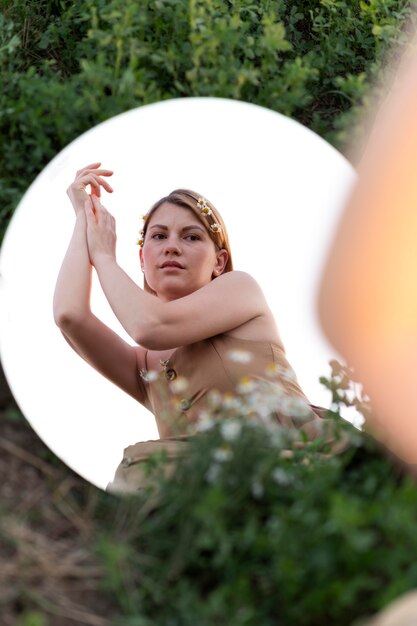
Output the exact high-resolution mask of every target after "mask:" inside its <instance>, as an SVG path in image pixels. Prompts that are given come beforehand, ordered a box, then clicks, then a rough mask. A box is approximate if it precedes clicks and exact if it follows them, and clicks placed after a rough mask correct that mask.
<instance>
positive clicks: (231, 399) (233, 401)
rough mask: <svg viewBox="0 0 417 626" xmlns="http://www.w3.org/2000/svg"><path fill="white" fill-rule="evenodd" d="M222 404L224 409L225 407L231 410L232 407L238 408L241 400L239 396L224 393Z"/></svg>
mask: <svg viewBox="0 0 417 626" xmlns="http://www.w3.org/2000/svg"><path fill="white" fill-rule="evenodd" d="M222 406H223V408H224V409H227V410H233V409H236V410H239V409H240V408H241V402H240V400H239V398H237V397H236V396H234V395H233V394H231V393H225V394H224V396H223V402H222Z"/></svg>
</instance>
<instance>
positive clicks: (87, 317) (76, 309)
mask: <svg viewBox="0 0 417 626" xmlns="http://www.w3.org/2000/svg"><path fill="white" fill-rule="evenodd" d="M99 165H100V164H99V163H93V164H91V165H89V166H87V167H85V168H83V169H82V170H79V171H78V172H77V175H76V178H75V181H74V182H73V183H72V184H71V185H70V187H69V188H68V195H69V197H70V200H71V202H72V204H73V207H74V210H75V215H76V221H75V226H74V232H73V235H72V238H71V241H70V243H69V246H68V250H67V252H66V255H65V257H64V260H63V263H62V266H61V270H60V272H59V275H58V279H57V283H56V287H55V293H54V302H53V312H54V319H55V322H56V324H57V325H58V327H59V328H60V330H61V332H62V334H63V335H64V337H65V339H66V340H67V341H68V343H69V344H70V346H71V347H72V348H73V349H74V350H75V351H76V352H77V353H78V354H79V355H80V356H81V357H82V358H83V359H84V360H86V361H87V362H88V363H89V364H90V365H92V366H93V367H94V368H95V369H96V370H98V371H99V372H100V373H101V374H103V375H104V376H106V378H108V379H110V380H111V381H112V382H114V383H115V384H116V385H118V386H119V387H121V388H122V389H123V390H124V391H126V392H127V393H129V394H130V395H132V396H133V397H134V398H135V399H136V400H138V401H139V402H142V403H144V401H145V397H144V391H143V388H142V387H143V386H142V385H141V382H140V380H139V379H138V375H137V372H138V369H140V368H142V367H144V362H143V360H144V351H143V350H142V349H141V348H139V347H133V346H130V345H129V344H128V343H126V342H125V341H123V340H122V339H121V337H119V336H118V335H117V334H116V333H114V332H113V331H112V330H111V329H110V328H108V327H107V326H106V325H105V324H103V323H102V322H101V321H100V320H99V319H98V318H97V317H96V316H95V315H93V313H92V311H91V308H90V292H91V272H92V267H91V264H90V258H89V252H88V246H87V218H86V215H85V208H84V205H85V202H90V203H91V200H90V198H89V196H88V195H87V193H86V190H85V187H86V185H88V184H89V185H91V189H92V192H93V193H95V195H96V196H99V195H100V186H103V188H105V189H106V190H107V191H111V190H112V189H111V187H110V185H109V184H108V183H107V182H106V181H105V180H103V179H102V178H101V176H108V175H110V174H111V172H110V171H109V170H100V169H98V168H99Z"/></svg>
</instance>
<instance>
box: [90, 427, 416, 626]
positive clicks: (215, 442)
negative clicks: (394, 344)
mask: <svg viewBox="0 0 417 626" xmlns="http://www.w3.org/2000/svg"><path fill="white" fill-rule="evenodd" d="M230 424H231V422H230V420H229V421H226V422H224V421H223V422H220V423H216V424H215V425H214V426H213V427H212V428H210V429H209V430H207V431H206V432H204V433H202V434H200V435H199V436H197V437H195V438H194V439H193V440H192V445H191V449H190V455H189V456H188V457H187V458H186V459H185V460H183V461H181V462H180V463H179V465H178V467H177V471H176V473H175V475H174V477H173V478H172V479H171V480H166V481H162V482H160V486H159V490H158V492H157V494H156V493H155V491H154V490H153V489H152V488H150V487H149V492H148V493H147V494H144V495H140V496H138V497H137V499H135V498H132V497H129V498H128V499H127V500H126V501H125V502H124V503H122V505H121V506H122V508H123V509H124V520H123V523H122V524H120V525H119V527H118V529H117V531H116V532H115V533H114V536H116V537H117V535H118V534H119V536H120V540H122V541H123V549H122V552H121V553H118V548H117V545H116V546H114V545H113V546H112V547H111V550H112V551H113V555H116V557H117V558H119V557H120V556H121V557H122V562H121V564H120V566H119V567H118V568H117V575H115V574H114V563H115V558H114V556H113V557H112V558H111V559H110V561H108V549H109V548H108V547H107V548H106V551H104V553H103V554H104V556H105V557H106V559H105V560H106V561H107V562H108V563H109V566H108V567H109V569H108V570H107V571H108V583H109V584H108V589H109V590H110V592H111V593H113V594H114V596H115V597H116V598H117V597H120V598H125V597H126V589H128V598H129V606H128V607H127V606H126V603H125V602H124V601H123V602H121V605H122V606H121V609H122V610H121V617H120V618H119V619H118V620H117V622H116V623H117V624H118V625H119V626H139V625H140V626H150V625H151V624H158V625H159V626H165V625H170V626H177V625H178V626H180V625H181V626H188V625H190V626H191V625H192V624H196V623H198V624H199V625H200V626H206V625H207V626H209V625H210V626H211V625H212V624H217V625H218V626H222V625H223V624H224V625H225V626H226V625H228V626H252V625H253V626H255V625H258V624H262V625H265V626H269V625H270V626H272V625H274V626H276V625H277V624H284V625H286V624H292V625H294V626H319V625H320V626H321V625H322V624H339V625H340V626H342V625H345V624H346V625H347V624H351V623H352V622H353V620H355V619H357V618H358V617H359V616H361V615H370V614H372V613H374V612H376V611H377V610H378V609H379V608H380V607H382V606H384V605H385V604H387V603H388V602H389V601H391V600H392V599H393V598H395V597H397V596H398V595H399V594H400V593H402V592H404V591H406V590H409V589H411V588H413V587H415V586H416V585H417V568H416V566H415V564H414V561H413V559H410V554H413V553H414V551H415V550H416V549H417V537H416V534H415V524H416V521H417V520H416V510H415V502H416V495H417V490H416V485H415V482H414V480H413V479H411V478H410V477H407V476H404V473H403V472H402V470H401V468H400V467H395V466H394V465H393V464H392V462H391V461H389V460H388V458H387V457H386V456H384V455H383V454H382V452H381V450H380V449H379V447H378V446H377V444H376V443H375V442H374V441H373V440H372V439H371V438H370V437H369V436H368V435H366V434H363V433H360V432H359V431H357V430H356V429H354V428H353V427H352V426H350V425H349V424H348V423H346V422H343V421H341V420H340V418H337V415H334V416H333V417H332V418H331V420H330V421H329V427H330V428H331V429H332V431H334V432H335V433H336V434H335V436H336V437H337V436H338V434H339V435H342V434H343V436H344V437H348V439H349V441H350V446H349V447H348V448H347V449H345V451H344V452H341V453H339V454H335V455H330V456H329V455H328V454H325V452H326V450H327V449H326V445H325V444H324V441H325V439H326V437H325V436H324V437H323V438H322V439H321V440H316V441H315V442H313V443H311V444H309V445H305V446H302V447H300V446H299V445H297V443H296V440H294V439H293V438H292V437H290V436H289V434H288V431H285V430H281V429H280V428H279V427H277V428H275V429H273V430H270V429H266V428H265V427H264V426H260V425H259V424H255V423H251V422H248V420H247V418H246V419H245V420H242V421H239V420H233V426H232V427H231V426H230ZM289 450H290V451H291V452H292V454H291V455H290V454H288V451H289ZM283 451H284V452H283ZM156 495H157V502H156V504H154V506H153V507H152V509H151V511H149V506H148V504H149V499H150V498H155V496H156ZM154 502H155V500H154ZM398 537H401V542H399V541H398ZM113 541H114V538H113ZM126 545H128V548H126ZM101 550H103V544H102V543H101ZM117 558H116V560H117Z"/></svg>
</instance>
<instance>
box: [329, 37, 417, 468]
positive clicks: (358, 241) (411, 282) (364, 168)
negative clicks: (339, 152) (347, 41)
mask: <svg viewBox="0 0 417 626" xmlns="http://www.w3.org/2000/svg"><path fill="white" fill-rule="evenodd" d="M416 42H417V38H416V37H415V38H414V44H413V46H411V47H410V50H409V52H407V56H406V57H403V60H402V62H401V66H400V69H399V70H397V74H396V77H395V80H394V83H393V85H392V88H391V89H390V91H389V92H388V94H387V96H386V98H385V100H384V102H383V103H382V105H381V107H380V109H379V111H378V115H377V116H376V120H375V122H374V125H373V128H372V131H371V133H370V137H369V140H368V144H367V146H366V149H365V152H364V155H363V157H362V159H361V163H360V165H359V167H358V172H359V179H358V183H357V185H356V187H355V189H354V191H353V193H352V195H351V198H350V200H349V202H348V203H347V206H346V208H345V212H344V214H343V216H342V220H341V222H340V224H339V228H338V231H337V233H336V236H335V238H334V241H333V244H332V247H331V250H330V252H329V255H328V259H327V263H326V267H325V270H324V273H323V277H322V283H321V289H320V294H319V312H320V317H321V322H322V326H323V328H324V331H325V332H326V334H327V336H328V338H329V339H330V341H331V342H332V343H333V345H334V346H335V347H336V348H337V350H338V351H339V352H340V353H341V354H342V355H343V356H344V357H345V358H346V360H347V361H348V362H349V363H350V365H351V366H353V367H354V368H355V369H356V372H357V376H358V378H359V379H360V380H361V381H362V382H363V384H364V387H365V389H366V391H367V392H368V394H369V396H370V399H371V402H372V404H373V407H374V412H375V417H374V421H373V428H374V434H375V436H376V437H377V438H378V439H380V440H381V441H383V442H384V443H385V445H386V446H387V447H389V448H390V449H391V450H393V451H394V452H395V453H396V454H397V455H399V456H400V457H401V458H402V459H403V460H404V461H406V462H407V463H410V464H413V465H415V464H416V463H417V386H416V384H415V379H416V369H417V344H416V337H417V243H416V242H417V117H416V112H417V57H416V52H415V50H416V46H415V44H416Z"/></svg>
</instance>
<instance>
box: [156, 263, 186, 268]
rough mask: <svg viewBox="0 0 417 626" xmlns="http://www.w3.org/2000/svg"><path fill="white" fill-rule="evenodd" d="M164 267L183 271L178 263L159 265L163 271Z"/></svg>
mask: <svg viewBox="0 0 417 626" xmlns="http://www.w3.org/2000/svg"><path fill="white" fill-rule="evenodd" d="M166 267H171V268H173V267H174V268H176V269H178V270H182V269H184V268H183V266H182V265H180V264H179V263H175V262H172V263H163V264H162V265H161V268H162V269H165V268H166Z"/></svg>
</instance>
